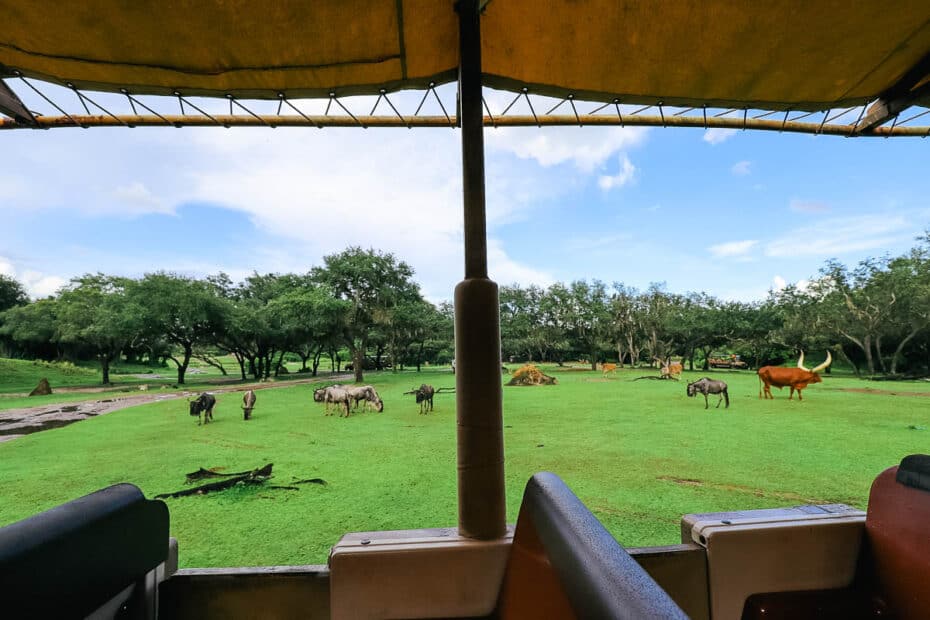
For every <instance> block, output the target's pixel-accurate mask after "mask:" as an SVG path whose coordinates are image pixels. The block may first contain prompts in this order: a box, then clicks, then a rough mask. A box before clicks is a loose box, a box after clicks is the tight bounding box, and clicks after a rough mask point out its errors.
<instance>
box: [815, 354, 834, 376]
mask: <svg viewBox="0 0 930 620" xmlns="http://www.w3.org/2000/svg"><path fill="white" fill-rule="evenodd" d="M832 362H833V357H832V356H831V355H830V352H829V351H827V361H825V362H824V363H823V364H821V365H820V366H815V367H814V369H813V370H812V371H811V372H820V371H821V370H823V369H824V368H826V367H827V366H829V365H830V364H831V363H832Z"/></svg>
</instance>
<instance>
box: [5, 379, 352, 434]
mask: <svg viewBox="0 0 930 620" xmlns="http://www.w3.org/2000/svg"><path fill="white" fill-rule="evenodd" d="M349 378H351V375H338V376H334V377H327V378H326V379H320V378H319V377H317V378H313V379H297V380H293V381H288V382H287V383H284V384H275V383H255V384H242V385H237V386H236V387H229V388H221V389H210V390H209V392H210V393H211V394H224V393H226V392H245V391H246V390H265V389H272V388H280V387H287V386H291V385H295V384H301V383H321V382H324V381H325V382H329V381H334V380H345V379H349ZM99 391H103V389H102V388H101V389H98V388H71V389H61V390H58V393H62V394H66V393H75V392H99ZM198 392H199V390H198ZM195 393H197V392H190V391H179V392H167V393H166V392H161V391H159V392H152V393H145V392H142V393H139V394H133V395H131V396H113V397H112V398H104V399H101V400H95V401H85V402H76V403H70V404H65V403H60V404H45V405H38V406H36V407H21V408H18V409H7V410H6V411H0V442H4V441H10V440H13V439H17V438H18V437H22V436H24V435H29V434H32V433H38V432H40V431H47V430H51V429H53V428H61V427H62V426H67V425H69V424H73V423H74V422H80V421H81V420H86V419H87V418H93V417H96V416H98V415H104V414H106V413H111V412H113V411H119V410H120V409H126V408H127V407H135V406H137V405H145V404H148V403H155V402H161V401H163V400H173V399H176V398H181V397H187V396H190V395H192V394H195Z"/></svg>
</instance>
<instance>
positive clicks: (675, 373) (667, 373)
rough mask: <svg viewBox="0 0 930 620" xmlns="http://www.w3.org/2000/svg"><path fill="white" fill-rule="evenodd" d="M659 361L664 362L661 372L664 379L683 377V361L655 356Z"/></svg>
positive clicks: (676, 379)
mask: <svg viewBox="0 0 930 620" xmlns="http://www.w3.org/2000/svg"><path fill="white" fill-rule="evenodd" d="M655 360H656V361H657V362H659V363H660V364H662V367H661V369H660V371H659V372H660V373H661V374H662V378H663V379H674V380H675V381H678V378H679V377H681V373H682V372H683V371H684V366H682V365H681V362H672V361H669V360H667V359H666V360H661V359H659V358H658V357H657V358H655Z"/></svg>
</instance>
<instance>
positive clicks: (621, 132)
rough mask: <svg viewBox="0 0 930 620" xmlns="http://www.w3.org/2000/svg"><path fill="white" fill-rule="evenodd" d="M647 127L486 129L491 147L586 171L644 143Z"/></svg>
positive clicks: (589, 171) (487, 139) (549, 163)
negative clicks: (565, 164) (567, 163)
mask: <svg viewBox="0 0 930 620" xmlns="http://www.w3.org/2000/svg"><path fill="white" fill-rule="evenodd" d="M647 134H648V128H646V127H625V128H624V127H610V128H608V129H603V128H593V129H592V128H584V127H582V128H578V127H543V128H541V129H540V128H537V127H532V128H520V127H502V128H499V129H494V130H491V131H487V132H485V142H486V144H487V145H488V148H489V149H490V150H492V151H497V152H507V153H512V154H514V155H516V156H517V157H519V158H520V159H533V160H536V161H537V162H538V163H539V165H541V166H543V167H547V168H548V167H550V166H555V165H557V164H562V163H566V162H571V163H572V164H574V166H575V167H576V168H577V169H578V170H580V171H581V172H584V173H591V172H593V171H594V170H596V169H597V168H599V167H600V166H602V165H603V164H604V163H605V162H606V161H607V160H608V159H609V158H610V157H611V156H612V155H614V154H615V153H618V152H621V151H624V150H627V149H630V148H633V147H635V146H639V145H640V144H642V143H643V142H644V141H645V139H646V135H647Z"/></svg>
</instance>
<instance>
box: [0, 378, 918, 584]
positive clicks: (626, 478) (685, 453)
mask: <svg viewBox="0 0 930 620" xmlns="http://www.w3.org/2000/svg"><path fill="white" fill-rule="evenodd" d="M546 370H547V372H549V373H550V374H554V375H556V376H557V377H558V379H559V384H558V385H555V386H547V387H534V388H526V387H505V388H504V407H505V413H504V418H505V419H504V424H505V430H504V433H505V434H504V438H505V446H506V458H507V463H506V476H507V502H508V520H509V521H514V520H515V519H516V513H517V509H518V507H519V502H520V497H521V495H522V490H523V486H524V484H525V482H526V479H527V478H528V477H529V476H530V475H531V474H532V473H533V472H536V471H540V470H549V471H554V472H556V473H558V474H559V475H561V476H562V477H563V479H565V481H566V482H567V483H568V485H569V486H570V487H571V488H572V489H573V490H574V491H575V492H576V493H577V494H578V495H579V496H580V497H581V499H582V500H583V501H584V502H585V503H586V504H587V505H588V506H589V507H590V508H591V509H592V510H593V511H594V513H595V514H596V515H597V516H598V517H599V518H600V519H601V520H602V522H603V523H604V524H605V525H606V526H607V528H608V529H609V530H610V531H611V532H612V533H613V534H614V535H615V536H616V537H617V539H618V540H619V541H620V542H622V543H624V544H626V545H629V546H641V545H658V544H671V543H676V542H678V536H679V533H678V522H679V519H680V516H681V515H682V514H684V513H688V512H710V511H719V510H731V509H737V508H744V509H746V508H763V507H774V506H790V505H797V504H801V503H814V502H817V503H820V502H844V503H848V504H852V505H855V506H859V507H864V506H865V504H866V501H867V498H868V490H869V485H870V483H871V481H872V479H873V478H874V477H875V476H876V475H877V474H878V473H879V472H880V471H881V470H883V469H885V468H886V467H889V466H891V465H894V464H897V462H898V461H900V459H901V457H902V456H904V455H906V454H911V453H915V452H926V451H927V446H928V444H930V408H928V407H927V403H928V400H927V397H926V396H904V395H897V394H903V393H904V392H930V385H928V384H927V383H892V382H866V381H860V380H856V379H852V378H845V377H839V376H837V377H830V378H828V379H826V381H825V382H824V383H823V384H818V385H813V386H811V387H809V388H808V389H807V390H805V392H804V394H805V400H804V401H803V402H801V403H799V402H797V400H795V401H788V398H787V396H788V392H787V390H784V391H781V392H779V391H778V390H774V393H775V395H776V399H775V400H774V401H761V400H759V399H758V381H757V378H756V376H755V374H754V373H752V372H751V371H750V372H728V371H718V372H715V373H711V374H712V376H714V377H716V378H722V379H723V380H725V381H727V382H728V383H729V384H730V398H731V406H730V409H729V410H724V409H723V408H722V407H721V409H713V405H714V400H711V409H710V410H708V411H705V410H704V401H703V398H702V397H700V396H699V397H698V398H696V399H689V398H687V397H686V395H685V381H686V380H689V379H690V380H694V379H697V378H699V377H701V376H704V374H705V373H698V372H695V373H685V377H684V378H683V380H682V381H681V382H680V383H675V382H671V381H636V382H634V381H633V379H634V378H635V377H638V376H640V375H646V374H655V371H654V370H648V369H639V370H627V371H621V372H618V374H617V376H616V377H609V378H607V379H604V378H602V376H601V374H600V373H599V372H591V371H560V370H559V369H556V368H548V369H546ZM367 377H368V380H369V381H370V382H371V383H372V384H374V385H375V386H376V387H377V388H378V390H379V392H380V393H381V395H382V397H383V398H384V401H385V411H384V413H382V414H377V413H360V414H358V415H353V416H351V417H349V418H347V419H345V418H338V417H335V416H334V417H324V416H323V415H322V410H321V406H320V405H318V404H316V403H314V402H313V401H312V398H311V387H310V386H307V385H293V386H286V385H285V386H283V387H275V388H274V389H266V390H261V391H260V392H258V404H257V407H256V410H255V413H254V418H253V419H252V420H251V421H249V422H244V421H243V420H242V414H241V411H240V410H239V399H240V396H239V395H238V394H221V395H219V397H218V402H219V404H218V406H217V411H216V421H215V423H213V424H210V425H208V426H204V427H198V426H197V424H196V422H195V421H194V420H193V419H192V418H190V417H189V416H188V415H187V411H186V403H184V402H183V401H180V402H179V401H166V402H162V403H156V404H151V405H143V406H139V407H134V408H130V409H126V410H123V411H118V412H115V413H112V414H108V415H105V416H100V417H96V418H92V419H89V420H86V421H83V422H80V423H77V424H73V425H71V426H68V427H65V428H61V429H57V430H51V431H46V432H43V433H37V434H33V435H29V436H26V437H23V438H20V439H17V440H14V441H10V442H6V443H2V444H0V498H3V501H2V502H0V524H6V523H9V522H12V521H15V520H18V519H21V518H23V517H26V516H28V515H30V514H33V513H35V512H37V511H40V510H44V509H46V508H49V507H51V506H54V505H56V504H58V503H61V502H63V501H66V500H68V499H71V498H74V497H77V496H79V495H82V494H84V493H88V492H90V491H93V490H95V489H97V488H100V487H102V486H105V485H109V484H113V483H116V482H121V481H129V482H133V483H135V484H137V485H139V486H140V487H141V488H142V490H143V491H144V492H145V493H146V495H147V496H150V497H151V496H154V495H156V494H159V493H165V492H170V491H175V490H178V489H181V488H183V487H184V484H183V482H184V474H185V473H187V472H191V471H194V470H196V469H197V468H199V467H224V468H226V471H241V470H248V469H252V468H255V467H258V466H260V465H264V464H266V463H274V473H275V478H274V480H273V484H277V485H287V484H289V483H291V482H293V481H295V480H299V479H307V478H323V479H325V480H326V481H327V482H328V484H327V485H326V486H318V485H312V484H307V485H300V490H299V491H290V490H284V489H267V488H259V487H250V488H237V489H233V490H230V491H225V492H222V493H217V494H211V495H206V496H193V497H187V498H180V499H169V500H166V501H167V503H168V506H169V508H170V510H171V519H172V525H171V528H172V535H173V536H176V537H177V538H178V539H179V541H180V549H181V565H182V566H184V567H199V566H203V567H207V566H251V565H273V564H305V563H322V562H325V560H326V556H327V553H328V550H329V547H330V546H331V545H332V544H333V543H334V542H335V541H336V540H337V539H338V538H339V536H340V535H341V534H343V533H345V532H348V531H359V530H373V529H404V528H416V527H439V526H450V525H454V524H455V522H456V513H457V509H456V495H455V486H456V462H455V397H454V395H452V394H439V395H437V396H436V411H435V413H433V414H431V415H429V416H421V415H418V413H417V406H416V405H415V404H414V402H413V400H412V397H411V396H404V395H403V392H404V391H406V390H409V389H411V388H412V387H414V386H415V385H419V384H420V383H423V382H425V383H431V384H433V385H434V386H435V387H437V388H438V387H443V386H453V385H454V378H453V376H452V375H451V374H450V373H449V372H448V371H438V370H430V371H425V372H423V373H421V374H416V373H412V372H406V373H401V374H392V373H383V374H375V373H371V374H369V375H367ZM505 379H506V378H505ZM861 389H870V390H882V392H880V393H860V392H856V391H850V390H861ZM890 392H895V393H896V394H894V395H893V394H891V393H890ZM910 427H916V428H910ZM921 429H926V430H921Z"/></svg>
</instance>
